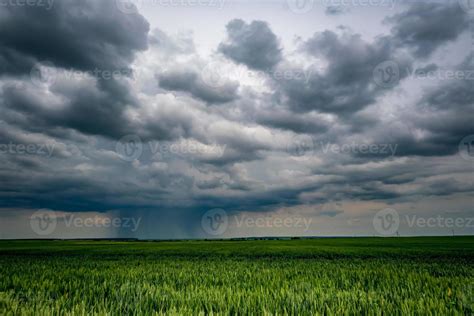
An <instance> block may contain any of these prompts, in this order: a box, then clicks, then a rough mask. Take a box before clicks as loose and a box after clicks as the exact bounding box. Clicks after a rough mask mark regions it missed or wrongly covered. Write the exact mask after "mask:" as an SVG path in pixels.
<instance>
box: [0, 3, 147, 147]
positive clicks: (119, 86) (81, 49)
mask: <svg viewBox="0 0 474 316" xmlns="http://www.w3.org/2000/svg"><path fill="white" fill-rule="evenodd" d="M2 10H4V11H3V12H2V19H1V20H0V62H1V61H5V63H7V65H5V63H3V65H0V70H3V71H2V72H3V74H4V75H5V74H6V75H8V74H10V75H13V74H21V73H23V74H26V75H29V74H30V72H31V70H32V67H34V66H35V67H36V66H38V65H40V64H43V63H45V64H46V65H48V66H50V67H58V68H56V70H53V71H55V72H54V73H52V76H53V77H54V78H51V79H53V80H55V81H57V82H53V83H54V84H53V85H52V86H51V87H50V89H51V92H52V93H54V94H55V95H56V96H61V97H63V98H64V103H65V104H63V105H62V106H59V107H57V108H52V107H50V106H45V105H44V103H45V101H44V98H45V97H46V95H45V94H44V95H41V94H38V92H39V91H38V90H37V91H35V92H33V91H29V89H30V87H28V86H27V85H24V86H23V87H22V88H21V91H20V90H19V89H16V88H15V86H8V85H6V86H4V87H3V103H4V105H5V106H7V107H8V108H9V110H10V111H12V112H19V113H21V115H23V117H22V122H20V123H22V124H24V125H26V126H32V125H33V126H41V127H42V128H43V130H44V131H45V132H48V131H49V130H52V129H54V128H56V127H63V128H71V129H75V130H77V131H80V132H81V133H84V134H89V135H103V136H107V137H112V138H120V137H121V136H123V135H124V133H127V131H128V132H130V130H129V129H128V128H129V126H128V125H129V124H128V123H127V121H126V120H125V119H124V117H123V115H124V114H123V111H124V109H125V107H126V106H127V105H133V104H135V103H136V100H135V99H134V97H133V96H131V95H130V92H129V91H130V87H129V86H128V85H127V84H125V83H124V82H120V81H119V80H116V79H115V78H107V77H102V76H99V75H98V76H97V77H94V75H92V79H95V80H97V83H96V85H85V84H83V83H78V84H75V85H76V86H74V87H71V86H67V85H66V84H65V83H64V82H62V81H63V78H62V77H61V76H60V75H59V74H60V73H61V71H62V72H63V73H64V72H65V71H75V70H79V71H89V74H91V73H93V71H96V70H99V71H101V73H102V72H103V71H112V72H114V71H120V72H121V74H122V75H123V77H125V76H128V75H130V74H131V71H130V70H127V69H128V68H129V65H130V63H131V62H132V61H133V58H134V55H135V53H136V52H138V51H142V50H145V49H146V48H147V33H148V29H149V25H148V22H147V21H146V20H145V19H144V18H143V17H142V16H140V15H137V14H134V15H127V14H123V13H121V12H120V11H119V10H118V9H117V7H116V3H115V1H112V0H106V1H99V2H96V1H89V0H81V1H69V0H65V1H58V2H57V3H55V5H54V6H53V7H52V8H51V10H45V9H44V8H41V7H35V6H22V7H20V6H6V7H3V8H2ZM11 60H13V61H15V62H13V63H11V62H10V61H11ZM17 66H18V67H17ZM91 71H92V72H91ZM86 75H87V73H84V75H83V76H82V79H84V78H86ZM35 93H36V94H35ZM41 103H43V104H41ZM10 116H16V117H18V116H19V115H18V114H16V115H12V114H10ZM112 118H113V119H112Z"/></svg>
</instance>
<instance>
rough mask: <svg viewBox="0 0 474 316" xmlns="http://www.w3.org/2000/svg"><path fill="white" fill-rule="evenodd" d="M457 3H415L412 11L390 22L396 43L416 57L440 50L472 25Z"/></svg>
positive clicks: (409, 10)
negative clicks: (409, 50)
mask: <svg viewBox="0 0 474 316" xmlns="http://www.w3.org/2000/svg"><path fill="white" fill-rule="evenodd" d="M457 2H458V1H453V2H447V3H429V2H418V1H416V2H414V3H412V4H410V8H409V9H408V10H406V11H404V12H402V13H400V14H396V15H394V16H393V17H390V18H388V19H387V22H389V23H392V24H394V26H393V28H392V34H393V41H394V44H396V45H398V46H401V47H407V48H409V49H411V50H413V52H414V54H415V55H416V56H417V57H422V58H424V57H428V56H429V55H431V53H433V52H434V51H435V50H436V49H437V48H438V47H440V46H441V45H444V44H445V43H446V42H449V41H453V40H455V39H456V38H457V37H458V36H459V35H460V34H461V33H462V32H463V31H465V30H466V29H467V28H468V26H469V17H468V14H467V13H466V11H464V10H462V8H461V6H460V5H459V3H457Z"/></svg>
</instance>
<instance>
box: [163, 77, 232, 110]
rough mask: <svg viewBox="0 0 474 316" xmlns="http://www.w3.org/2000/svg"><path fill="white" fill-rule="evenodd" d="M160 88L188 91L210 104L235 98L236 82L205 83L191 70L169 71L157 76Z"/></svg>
mask: <svg viewBox="0 0 474 316" xmlns="http://www.w3.org/2000/svg"><path fill="white" fill-rule="evenodd" d="M157 78H158V81H159V85H160V87H161V88H163V89H166V90H170V91H182V92H187V93H190V94H191V95H192V96H194V97H195V98H198V99H200V100H202V101H204V102H208V103H211V104H215V103H226V102H230V101H233V100H235V99H236V98H237V97H238V95H237V89H238V87H239V85H238V83H231V82H229V83H226V84H223V85H220V86H219V87H211V86H209V85H207V84H206V83H205V82H204V81H203V80H202V79H201V77H200V76H199V74H198V73H196V72H193V71H171V72H165V73H163V74H160V75H158V76H157Z"/></svg>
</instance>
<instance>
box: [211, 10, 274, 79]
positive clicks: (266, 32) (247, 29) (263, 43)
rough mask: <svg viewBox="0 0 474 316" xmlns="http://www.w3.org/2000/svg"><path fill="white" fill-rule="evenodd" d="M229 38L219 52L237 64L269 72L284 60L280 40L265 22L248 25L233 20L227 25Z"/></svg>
mask: <svg viewBox="0 0 474 316" xmlns="http://www.w3.org/2000/svg"><path fill="white" fill-rule="evenodd" d="M227 36H228V38H227V40H226V41H225V42H223V43H221V44H220V45H219V50H220V51H221V52H222V53H223V54H224V55H225V56H226V57H228V58H230V59H232V60H233V61H235V62H237V63H241V64H245V65H247V66H248V67H249V68H252V69H256V70H269V69H271V68H273V67H274V66H275V65H276V64H278V63H279V62H280V60H281V59H282V54H281V48H280V44H279V41H278V38H277V37H276V35H275V34H273V32H272V30H271V29H270V27H269V26H268V24H267V23H266V22H264V21H252V22H251V23H250V24H248V23H246V22H244V21H243V20H240V19H235V20H232V21H230V22H229V23H228V24H227Z"/></svg>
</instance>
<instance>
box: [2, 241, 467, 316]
mask: <svg viewBox="0 0 474 316" xmlns="http://www.w3.org/2000/svg"><path fill="white" fill-rule="evenodd" d="M0 276H1V278H0V315H18V314H25V315H44V314H55V315H60V314H75V315H87V314H97V315H105V314H110V315H117V314H123V315H134V314H135V315H136V314H146V315H149V314H180V315H182V314H187V315H195V314H255V315H259V314H279V315H280V314H291V315H301V314H313V315H314V314H325V315H341V314H343V315H344V314H347V315H354V314H369V315H381V314H384V315H402V314H403V315H412V314H416V315H430V314H431V315H434V314H438V315H472V314H474V293H473V289H474V286H473V284H474V237H444V238H442V237H436V238H432V237H429V238H385V239H384V238H357V239H350V238H338V239H337V238H336V239H311V240H289V241H283V240H267V241H180V242H111V241H1V242H0Z"/></svg>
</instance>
